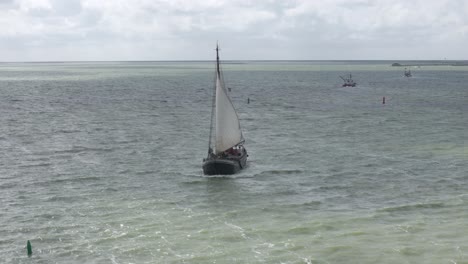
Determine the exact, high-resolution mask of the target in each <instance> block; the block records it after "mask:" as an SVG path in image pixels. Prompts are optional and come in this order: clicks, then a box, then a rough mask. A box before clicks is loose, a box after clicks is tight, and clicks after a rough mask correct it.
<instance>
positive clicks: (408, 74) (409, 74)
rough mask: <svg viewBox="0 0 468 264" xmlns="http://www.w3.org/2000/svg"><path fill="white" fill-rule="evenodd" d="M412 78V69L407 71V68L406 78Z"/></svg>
mask: <svg viewBox="0 0 468 264" xmlns="http://www.w3.org/2000/svg"><path fill="white" fill-rule="evenodd" d="M411 76H412V75H411V70H410V69H408V70H407V69H406V68H405V77H411Z"/></svg>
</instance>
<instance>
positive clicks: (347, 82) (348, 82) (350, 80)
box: [340, 73, 356, 87]
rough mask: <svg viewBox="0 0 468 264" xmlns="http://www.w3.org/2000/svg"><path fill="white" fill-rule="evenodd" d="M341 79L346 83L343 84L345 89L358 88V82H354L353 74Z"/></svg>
mask: <svg viewBox="0 0 468 264" xmlns="http://www.w3.org/2000/svg"><path fill="white" fill-rule="evenodd" d="M340 78H341V79H343V81H344V83H343V85H342V86H343V87H354V86H356V82H355V81H353V77H352V76H351V73H350V74H349V77H343V76H340Z"/></svg>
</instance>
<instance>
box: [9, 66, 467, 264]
mask: <svg viewBox="0 0 468 264" xmlns="http://www.w3.org/2000/svg"><path fill="white" fill-rule="evenodd" d="M391 63H392V62H389V61H383V62H375V61H374V62H365V61H361V62H337V61H331V62H326V61H322V62H281V61H279V62H249V61H247V62H231V63H226V64H223V70H224V78H225V81H226V85H227V87H229V88H231V92H230V96H231V98H232V101H233V103H234V105H235V107H236V109H237V110H238V113H239V117H240V122H241V127H242V129H243V133H244V137H245V139H246V143H245V147H246V149H247V150H248V152H249V155H250V156H249V160H248V167H247V168H246V169H245V170H243V171H241V172H240V173H238V174H236V175H232V176H226V177H206V176H204V175H203V174H202V168H201V165H202V160H203V158H205V157H206V155H207V150H208V137H209V125H210V113H211V102H212V94H213V86H214V64H213V63H212V62H86V63H84V62H83V63H78V62H75V63H2V64H0V149H1V152H0V263H468V221H467V219H468V145H467V143H468V132H467V131H468V129H467V128H468V89H467V87H468V86H467V83H468V67H462V66H459V67H455V66H422V67H411V70H412V73H413V77H411V78H405V77H404V75H403V72H404V69H403V68H401V67H391V66H390V65H391ZM349 73H351V74H352V76H353V78H354V80H355V81H356V82H357V86H356V87H341V84H342V81H341V79H340V78H339V75H347V74H349ZM384 97H385V104H383V98H384ZM28 240H30V241H31V244H32V251H33V254H32V256H31V257H28V256H27V250H26V243H27V241H28Z"/></svg>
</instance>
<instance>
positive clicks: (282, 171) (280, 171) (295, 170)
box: [255, 169, 304, 176]
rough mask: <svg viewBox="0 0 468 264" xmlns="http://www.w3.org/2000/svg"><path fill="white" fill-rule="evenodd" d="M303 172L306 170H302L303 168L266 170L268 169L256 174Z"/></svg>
mask: <svg viewBox="0 0 468 264" xmlns="http://www.w3.org/2000/svg"><path fill="white" fill-rule="evenodd" d="M302 172H304V171H303V170H301V169H291V170H288V169H285V170H266V171H262V172H260V173H258V174H256V175H255V176H263V175H265V174H274V175H285V174H286V175H290V174H299V173H302Z"/></svg>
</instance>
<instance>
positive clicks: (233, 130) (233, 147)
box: [203, 45, 248, 175]
mask: <svg viewBox="0 0 468 264" xmlns="http://www.w3.org/2000/svg"><path fill="white" fill-rule="evenodd" d="M213 132H214V134H213ZM244 141H245V140H244V137H243V135H242V131H241V128H240V122H239V117H238V116H237V112H236V110H235V109H234V106H233V104H232V102H231V99H230V98H229V95H228V92H227V90H226V88H225V86H224V80H223V77H222V74H221V69H220V62H219V47H218V45H216V81H215V87H214V96H213V104H212V110H211V123H210V138H209V143H208V157H207V158H206V159H203V173H204V174H206V175H217V174H234V173H236V172H238V171H239V170H241V169H243V168H245V166H246V164H247V157H248V155H247V150H246V149H245V148H244Z"/></svg>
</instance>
